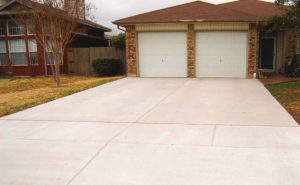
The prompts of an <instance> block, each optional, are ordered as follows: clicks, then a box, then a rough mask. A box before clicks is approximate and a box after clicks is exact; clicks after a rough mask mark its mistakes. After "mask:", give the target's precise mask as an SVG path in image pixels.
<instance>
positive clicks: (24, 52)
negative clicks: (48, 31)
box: [0, 0, 111, 76]
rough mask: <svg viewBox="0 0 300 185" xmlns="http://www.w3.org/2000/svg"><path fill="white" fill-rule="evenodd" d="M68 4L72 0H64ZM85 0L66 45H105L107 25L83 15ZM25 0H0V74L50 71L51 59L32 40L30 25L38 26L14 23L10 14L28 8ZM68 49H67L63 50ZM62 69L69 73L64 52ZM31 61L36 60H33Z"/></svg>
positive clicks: (28, 73)
mask: <svg viewBox="0 0 300 185" xmlns="http://www.w3.org/2000/svg"><path fill="white" fill-rule="evenodd" d="M65 3H66V6H68V5H69V6H71V5H72V3H73V0H65ZM84 4H85V2H84V0H82V6H83V7H79V9H80V11H78V12H79V15H78V18H79V19H78V25H77V28H76V30H74V32H73V34H74V39H73V40H72V42H71V43H70V44H69V47H72V48H78V47H108V45H109V42H108V40H107V39H106V38H105V34H104V33H105V32H110V31H111V30H110V29H109V28H106V27H104V26H101V25H99V24H96V23H94V22H91V21H89V20H87V19H85V11H84V8H85V7H84ZM30 8H31V6H30V3H28V1H26V0H0V75H7V74H13V75H22V76H28V75H33V74H34V75H47V74H51V71H52V70H51V65H52V64H53V61H48V60H47V59H46V57H45V53H44V49H43V47H41V45H40V44H39V43H37V42H36V40H35V33H34V32H32V30H33V29H28V28H29V27H38V25H33V24H32V21H28V23H27V24H26V25H22V24H19V23H17V21H14V20H13V19H11V17H12V16H13V15H14V14H16V13H18V11H20V9H21V10H23V9H30ZM66 51H67V50H66ZM63 58H64V60H63V63H62V64H61V73H68V63H67V54H66V53H64V57H63ZM32 61H35V62H34V64H32Z"/></svg>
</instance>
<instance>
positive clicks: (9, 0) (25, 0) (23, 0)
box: [0, 0, 111, 32]
mask: <svg viewBox="0 0 300 185" xmlns="http://www.w3.org/2000/svg"><path fill="white" fill-rule="evenodd" d="M14 3H18V4H21V5H23V6H24V7H27V8H32V6H33V4H32V3H36V2H33V1H31V0H6V3H5V4H2V5H1V6H0V15H9V14H15V13H17V11H15V10H14V11H12V10H9V11H5V9H6V8H8V7H9V6H10V5H13V4H14ZM78 23H79V24H82V25H85V26H88V27H91V28H94V29H101V30H104V31H106V32H110V31H111V29H109V28H107V27H105V26H102V25H100V24H98V23H95V22H92V21H90V20H87V19H78Z"/></svg>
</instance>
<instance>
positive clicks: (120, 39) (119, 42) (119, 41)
mask: <svg viewBox="0 0 300 185" xmlns="http://www.w3.org/2000/svg"><path fill="white" fill-rule="evenodd" d="M125 43H126V41H125V33H120V34H119V35H116V36H113V37H112V45H113V47H115V48H119V49H124V48H125Z"/></svg>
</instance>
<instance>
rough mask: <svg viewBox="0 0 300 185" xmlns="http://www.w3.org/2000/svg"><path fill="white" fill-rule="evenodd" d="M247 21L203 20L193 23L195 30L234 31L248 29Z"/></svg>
mask: <svg viewBox="0 0 300 185" xmlns="http://www.w3.org/2000/svg"><path fill="white" fill-rule="evenodd" d="M248 28H249V24H248V23H239V22H204V23H197V24H195V30H197V31H210V30H214V31H235V30H239V31H241V30H248Z"/></svg>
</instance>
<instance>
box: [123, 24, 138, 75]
mask: <svg viewBox="0 0 300 185" xmlns="http://www.w3.org/2000/svg"><path fill="white" fill-rule="evenodd" d="M125 28H126V66H127V75H128V76H131V77H137V60H136V58H137V53H136V51H137V50H136V49H137V48H136V47H137V46H136V42H137V40H136V39H137V38H136V37H137V33H136V30H135V26H126V27H125Z"/></svg>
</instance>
